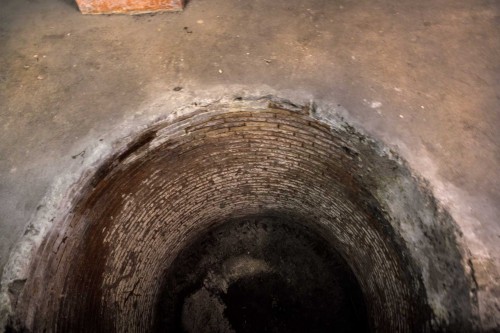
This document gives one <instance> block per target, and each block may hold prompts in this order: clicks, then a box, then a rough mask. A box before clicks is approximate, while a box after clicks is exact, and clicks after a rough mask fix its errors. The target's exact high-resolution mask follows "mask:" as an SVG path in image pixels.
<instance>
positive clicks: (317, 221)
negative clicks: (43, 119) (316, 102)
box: [17, 105, 467, 332]
mask: <svg viewBox="0 0 500 333" xmlns="http://www.w3.org/2000/svg"><path fill="white" fill-rule="evenodd" d="M401 168H403V167H402V166H401V165H399V164H398V163H396V162H394V161H392V160H389V159H387V158H386V157H383V156H380V152H376V151H374V148H373V145H372V144H371V143H370V142H369V140H367V139H366V138H365V137H364V136H362V135H359V134H358V133H356V131H354V129H353V128H351V127H348V126H347V127H338V128H334V127H331V126H329V125H326V124H325V123H323V122H320V121H318V120H316V119H314V117H312V116H311V114H310V110H307V109H306V108H304V109H303V110H302V111H301V110H299V111H289V110H286V109H282V108H279V107H276V106H275V105H274V106H273V105H272V106H271V107H269V108H261V109H255V108H251V107H246V106H244V105H242V106H240V107H228V106H225V107H220V108H212V109H207V110H201V111H200V112H196V113H194V114H193V115H191V116H189V117H185V118H182V119H178V120H177V121H174V122H170V123H167V124H159V125H155V126H153V127H152V128H151V129H150V130H148V131H146V132H144V133H142V134H141V135H140V136H139V137H138V138H137V140H135V142H134V143H132V144H131V145H130V147H129V148H128V149H127V150H126V151H124V152H122V153H120V154H118V155H116V156H114V157H113V158H111V159H110V160H109V161H108V162H107V163H105V164H104V165H103V166H102V167H101V168H100V169H99V171H98V172H97V173H96V175H95V176H94V177H93V179H92V180H91V181H90V182H89V183H88V184H86V185H85V187H84V188H83V190H82V193H81V194H80V195H79V196H78V200H76V203H75V206H74V209H73V211H72V212H71V214H69V215H67V216H65V217H64V218H61V220H60V221H59V222H58V223H59V226H60V228H59V229H57V231H54V232H53V233H51V234H50V235H49V236H48V237H47V238H46V240H45V242H44V243H43V245H42V247H41V249H40V250H39V256H38V259H36V260H35V261H34V264H33V269H32V271H33V274H32V278H30V279H29V281H27V283H26V287H25V288H24V291H23V293H22V295H21V297H20V300H19V305H18V310H17V313H18V316H19V317H20V318H21V317H22V318H26V319H18V321H19V322H21V323H22V325H24V326H26V327H29V328H31V329H33V330H35V331H43V329H47V330H48V331H54V332H90V331H92V332H110V331H117V332H146V331H148V330H150V329H151V328H152V327H153V326H152V325H153V324H154V321H155V315H156V314H155V307H156V304H157V303H158V297H159V295H160V294H161V292H162V290H161V288H162V282H163V281H162V276H163V274H164V272H165V271H166V270H167V269H168V267H169V266H170V265H171V263H172V262H173V261H174V259H175V258H176V256H177V254H178V253H179V252H180V251H181V250H182V249H183V247H185V246H186V244H188V243H189V242H190V240H192V239H195V238H197V237H199V236H200V235H201V234H203V233H204V231H205V230H207V229H208V228H211V227H213V226H215V225H218V224H222V223H224V222H227V221H231V220H234V219H236V218H238V217H246V216H259V215H261V216H275V217H280V216H286V217H287V219H293V220H297V221H303V223H307V224H308V227H310V228H313V229H315V230H316V231H317V232H319V233H320V234H321V235H322V236H323V237H324V238H325V239H327V240H328V242H329V243H330V244H331V246H332V247H334V248H335V249H336V251H338V252H339V253H340V254H341V255H342V256H343V258H344V259H345V260H346V262H347V263H348V264H349V266H350V268H351V269H352V271H353V272H354V274H355V276H356V278H357V280H358V282H359V285H360V286H361V289H362V292H363V295H364V299H365V302H366V305H367V311H368V316H369V320H370V326H371V328H372V330H373V331H377V332H421V331H429V330H431V319H433V313H432V311H431V308H430V306H429V300H428V296H429V290H426V285H425V284H426V283H427V280H425V276H424V277H423V275H422V268H421V267H419V263H418V262H417V261H415V253H414V252H412V251H414V249H412V248H408V247H407V244H406V243H405V239H404V237H403V236H402V235H401V233H400V231H399V230H397V229H395V227H394V226H395V225H397V224H398V223H399V222H398V221H396V222H395V221H393V220H392V219H391V217H390V216H388V212H387V210H386V208H387V207H386V206H384V205H382V204H381V203H380V200H379V196H378V193H379V192H378V191H379V190H380V184H379V183H377V182H378V180H376V179H378V178H377V175H378V174H380V175H382V174H384V176H383V177H382V176H381V177H382V178H383V179H385V180H387V179H389V180H390V179H396V178H397V176H396V175H395V174H396V173H397V172H401V170H400V169H401ZM405 172H406V171H405ZM384 177H385V178H384ZM410 179H411V177H410ZM385 180H384V181H385ZM416 204H425V205H427V203H426V202H424V201H422V203H419V202H416ZM417 209H418V208H417ZM449 237H451V236H449ZM450 244H451V242H450ZM448 245H449V244H448ZM448 245H446V246H448ZM422 246H424V245H422ZM425 246H427V245H425ZM439 246H441V245H439ZM443 246H444V245H443ZM449 246H451V245H449ZM432 251H434V252H435V255H436V258H437V259H436V260H441V259H440V258H439V257H438V256H439V255H440V253H439V251H438V250H435V249H433V250H432ZM450 253H451V252H450ZM453 255H455V253H451V254H450V258H451V257H453ZM457 256H458V255H457ZM446 260H449V261H450V262H451V264H449V263H446V265H447V267H451V268H450V272H451V271H453V270H454V269H458V268H454V267H453V265H458V264H457V262H458V261H459V259H456V258H454V257H453V258H451V259H446ZM436 265H438V264H436ZM439 265H441V264H439ZM458 270H459V269H458ZM453 272H454V271H453ZM459 273H460V272H459ZM436 274H441V273H439V272H438V273H436ZM450 274H451V273H450ZM453 274H455V273H453ZM457 274H458V273H457ZM454 278H456V276H453V277H452V278H451V279H454ZM447 279H448V278H447V277H446V278H443V281H445V282H446V283H448V281H449V280H447ZM424 280H425V281H424ZM464 281H465V282H464ZM466 282H467V281H466V280H464V279H463V277H460V278H456V283H457V285H460V284H464V285H466ZM443 285H444V282H443ZM459 297H462V296H459Z"/></svg>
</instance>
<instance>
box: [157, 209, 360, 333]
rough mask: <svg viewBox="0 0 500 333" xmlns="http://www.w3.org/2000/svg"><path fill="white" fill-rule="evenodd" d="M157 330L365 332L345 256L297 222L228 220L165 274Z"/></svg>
mask: <svg viewBox="0 0 500 333" xmlns="http://www.w3.org/2000/svg"><path fill="white" fill-rule="evenodd" d="M157 331H168V332H243V333H245V332H366V331H368V319H367V315H366V309H365V303H364V300H363V295H362V292H361V288H360V286H359V285H358V282H357V281H356V278H355V277H354V274H353V273H352V271H351V269H350V268H349V266H348V265H347V263H346V262H345V261H344V259H343V258H342V257H341V256H340V255H339V254H338V253H337V252H336V251H335V250H334V249H333V247H332V246H331V244H330V243H329V242H328V241H327V240H326V239H324V238H322V237H321V236H320V235H319V234H318V233H317V232H314V231H313V230H311V229H309V228H307V227H306V226H305V225H301V224H299V223H297V222H295V221H293V222H292V221H288V220H283V219H279V218H275V217H272V218H271V217H259V218H255V217H253V218H248V219H240V220H234V221H229V222H227V223H224V224H223V225H221V226H218V227H215V228H213V229H211V230H209V231H208V232H205V233H204V234H202V235H200V236H199V237H198V238H197V239H196V240H195V241H193V242H192V243H191V244H190V245H189V246H186V247H185V248H184V249H183V250H182V251H181V253H180V254H179V256H178V257H177V258H176V259H175V261H174V262H173V264H172V265H171V267H170V268H169V269H168V271H167V273H166V279H165V283H164V290H163V297H161V301H160V302H159V305H158V310H157Z"/></svg>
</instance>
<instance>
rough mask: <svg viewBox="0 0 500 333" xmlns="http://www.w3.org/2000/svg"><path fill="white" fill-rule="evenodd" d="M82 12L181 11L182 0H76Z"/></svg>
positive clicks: (137, 12)
mask: <svg viewBox="0 0 500 333" xmlns="http://www.w3.org/2000/svg"><path fill="white" fill-rule="evenodd" d="M76 3H77V4H78V7H79V8H80V11H81V12H82V13H83V14H141V13H153V12H164V11H181V10H182V9H183V7H184V0H76Z"/></svg>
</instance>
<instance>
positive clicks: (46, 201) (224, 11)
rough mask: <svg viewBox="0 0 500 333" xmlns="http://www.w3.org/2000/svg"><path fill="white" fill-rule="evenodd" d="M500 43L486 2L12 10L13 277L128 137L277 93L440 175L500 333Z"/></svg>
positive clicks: (3, 147) (1, 138)
mask: <svg viewBox="0 0 500 333" xmlns="http://www.w3.org/2000/svg"><path fill="white" fill-rule="evenodd" d="M499 36H500V4H499V3H498V1H488V0H484V1H482V0H474V1H465V0H458V1H451V0H440V1H419V2H415V1H410V0H403V1H397V2H396V1H384V0H375V1H356V2H354V1H345V0H344V1H312V0H307V1H298V0H292V1H289V0H288V1H284V0H278V1H271V2H269V1H262V0H257V1H251V2H248V1H244V0H240V1H237V0H234V1H227V0H215V1H208V0H193V1H191V2H190V3H189V4H188V6H187V7H186V9H185V11H184V12H183V13H179V14H161V15H160V14H158V15H144V16H134V17H129V16H112V17H107V16H99V17H94V16H82V15H81V14H80V13H79V11H78V9H77V7H76V5H75V4H74V2H73V1H69V0H39V1H28V0H6V1H3V2H2V10H1V11H0V129H1V130H0V267H6V270H5V271H4V273H3V279H4V280H6V281H10V282H13V281H21V282H18V283H17V282H16V283H17V284H18V285H19V284H21V285H22V281H23V279H24V278H25V277H26V274H27V273H26V272H27V266H26V265H25V264H23V263H26V258H30V256H31V254H32V252H31V251H32V249H33V248H36V246H37V244H40V241H41V239H40V237H38V238H37V236H36V234H38V235H43V234H44V233H45V231H46V230H47V229H49V228H50V221H51V219H53V215H52V211H53V208H54V207H55V206H58V205H65V204H67V203H66V202H65V199H67V197H68V195H67V194H68V192H67V189H68V188H70V185H71V184H73V183H76V182H77V181H78V179H80V178H81V177H82V174H84V172H85V171H87V170H88V169H89V168H91V167H92V166H96V165H99V164H100V162H102V161H103V160H104V159H105V158H106V157H107V156H109V154H111V152H113V151H115V149H116V147H117V146H119V145H118V144H117V142H118V140H120V139H123V138H125V137H127V135H130V134H131V133H137V132H138V131H140V130H141V129H143V128H144V127H146V125H147V124H149V123H151V122H152V121H154V120H156V119H159V118H164V117H168V115H169V114H171V113H172V112H174V111H178V110H179V109H182V107H184V106H186V105H190V104H191V103H193V102H196V103H199V104H200V105H204V104H206V103H209V102H213V101H215V100H218V99H220V98H223V97H228V96H234V95H238V94H239V95H245V94H247V95H250V96H262V95H265V94H275V95H279V96H282V97H286V98H288V99H291V100H294V101H297V102H300V103H302V102H307V101H309V100H315V101H316V103H317V104H318V105H323V106H328V107H329V110H331V112H335V113H340V114H342V115H343V116H344V117H345V118H347V119H349V121H350V122H351V123H355V124H357V125H359V126H361V127H362V128H364V129H365V131H366V132H367V133H369V134H370V135H371V136H373V137H374V138H377V139H379V140H382V141H383V142H385V143H386V144H388V145H389V146H390V147H392V148H393V149H394V150H395V151H397V152H398V153H399V154H401V156H402V157H404V158H405V159H406V160H407V161H408V162H409V165H410V167H411V168H412V169H413V170H415V172H416V174H418V175H421V176H423V177H424V178H425V179H426V180H427V181H428V185H429V188H430V189H431V190H432V191H433V193H434V194H435V196H436V197H437V199H438V201H439V202H440V203H441V204H443V205H444V206H445V207H446V208H447V209H449V211H450V214H451V215H452V216H453V218H454V220H455V221H456V223H457V226H458V227H459V229H460V230H461V231H462V233H463V239H464V248H466V249H468V251H470V254H471V256H470V264H471V267H472V268H473V270H474V276H475V279H476V283H477V286H478V291H477V293H478V297H479V298H478V302H479V311H480V313H481V320H482V325H483V327H484V328H485V329H490V330H493V331H494V330H495V329H497V330H498V329H499V326H500V319H499V318H500V314H499V312H500V310H499V308H500V306H499V304H498V302H499V301H498V300H499V299H500V297H499V294H500V290H499V282H498V281H500V277H499V276H500V274H499V267H500V259H499V257H500V241H499V240H500V231H499V230H500V225H499V216H500V208H499V205H498V203H499V202H500V177H499V176H498V169H499V165H500V141H499V140H500V136H499V135H498V127H499V125H500V118H499V117H500V113H499V112H498V110H499V108H500V96H499V93H498V92H499V91H500V63H499V61H498V59H499V58H500V37H499ZM40 220H43V221H45V222H47V223H45V224H43V225H44V227H40V225H38V226H36V227H28V223H29V222H30V221H35V222H36V221H40ZM27 228H28V229H27ZM24 233H26V234H27V235H31V236H32V238H31V242H28V243H23V244H24V245H23V246H21V247H16V245H15V244H16V242H17V241H18V240H19V239H20V237H21V236H22V235H23V234H24ZM12 253H14V256H13V257H11V256H10V254H12ZM9 257H10V259H9ZM8 260H10V264H9V265H8V266H5V265H6V263H7V262H8ZM15 286H16V284H15V283H14V284H11V288H14V289H16V287H15ZM4 287H5V285H4ZM0 312H1V310H0ZM0 317H1V313H0Z"/></svg>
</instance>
